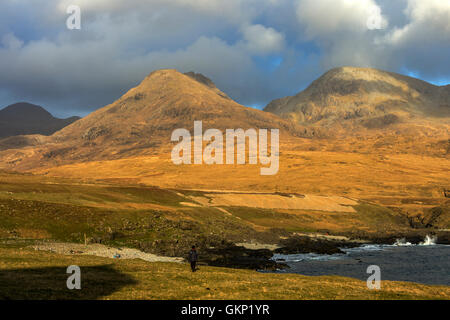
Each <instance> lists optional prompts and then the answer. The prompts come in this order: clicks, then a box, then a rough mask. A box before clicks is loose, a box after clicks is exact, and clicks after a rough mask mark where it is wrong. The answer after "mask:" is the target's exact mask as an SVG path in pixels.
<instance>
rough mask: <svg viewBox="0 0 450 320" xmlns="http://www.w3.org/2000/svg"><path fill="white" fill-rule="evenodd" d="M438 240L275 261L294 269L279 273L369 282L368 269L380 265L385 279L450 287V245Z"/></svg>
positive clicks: (403, 242) (346, 250)
mask: <svg viewBox="0 0 450 320" xmlns="http://www.w3.org/2000/svg"><path fill="white" fill-rule="evenodd" d="M435 241H436V239H435V238H433V237H428V236H427V237H426V238H425V239H424V241H423V242H422V243H420V244H418V245H413V244H411V243H409V242H406V241H405V240H404V239H399V240H397V241H396V243H395V244H394V245H374V244H367V245H363V246H361V247H356V248H347V249H346V248H342V251H344V252H345V254H334V255H320V254H314V253H309V254H292V255H279V254H276V255H274V257H273V258H272V259H273V260H276V261H279V262H282V263H286V264H287V265H288V266H289V267H290V269H285V270H279V271H276V272H277V273H299V274H303V275H310V276H319V275H339V276H346V277H352V278H357V279H361V280H367V278H368V277H369V274H367V267H368V266H370V265H377V266H379V267H380V269H381V279H382V280H393V281H411V282H417V283H423V284H435V285H450V246H447V245H437V244H435Z"/></svg>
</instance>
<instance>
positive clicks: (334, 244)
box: [275, 236, 359, 254]
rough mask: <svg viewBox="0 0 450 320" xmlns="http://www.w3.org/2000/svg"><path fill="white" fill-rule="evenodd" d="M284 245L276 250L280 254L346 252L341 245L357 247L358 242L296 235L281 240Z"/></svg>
mask: <svg viewBox="0 0 450 320" xmlns="http://www.w3.org/2000/svg"><path fill="white" fill-rule="evenodd" d="M281 245H282V247H281V248H279V249H276V250H275V253H279V254H299V253H318V254H336V253H341V254H344V252H343V251H342V250H341V249H339V247H355V246H359V244H358V243H349V242H344V241H333V240H324V239H311V238H309V237H300V236H295V237H291V238H289V239H286V240H283V241H281Z"/></svg>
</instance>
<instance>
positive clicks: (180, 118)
mask: <svg viewBox="0 0 450 320" xmlns="http://www.w3.org/2000/svg"><path fill="white" fill-rule="evenodd" d="M197 120H202V121H203V130H204V131H205V130H207V129H210V128H214V129H219V130H222V131H223V132H224V131H225V129H229V128H230V129H238V128H242V129H249V128H255V129H258V128H268V129H274V128H278V129H280V134H281V136H283V135H285V136H289V137H309V136H313V135H318V134H319V133H318V132H316V129H314V128H305V127H302V126H299V125H297V124H294V123H292V122H291V121H287V120H284V119H281V118H280V117H278V116H276V115H273V114H271V113H268V112H264V111H261V110H256V109H253V108H248V107H245V106H242V105H240V104H238V103H237V102H235V101H233V100H232V99H230V98H229V97H228V96H227V95H226V94H225V93H223V92H222V91H220V90H219V89H218V88H217V87H216V86H215V85H214V83H213V82H212V81H211V80H210V79H208V78H207V77H205V76H203V75H201V74H197V73H193V72H190V73H188V74H182V73H180V72H178V71H176V70H170V69H165V70H158V71H154V72H152V73H151V74H149V75H148V76H147V77H146V78H145V79H144V80H143V81H142V82H141V83H140V84H139V85H138V86H137V87H135V88H132V89H131V90H129V91H128V92H127V93H126V94H124V95H123V96H122V97H121V98H119V99H118V100H117V101H115V102H113V103H112V104H110V105H107V106H105V107H103V108H100V109H98V110H96V111H95V112H93V113H91V114H89V115H88V116H86V117H84V118H82V119H80V120H78V121H76V122H75V123H72V124H70V125H68V126H66V127H64V128H63V129H61V130H59V131H58V132H56V133H54V134H53V135H52V136H50V137H48V139H38V138H37V137H33V138H31V137H28V138H27V139H21V140H20V141H16V140H17V139H15V140H14V141H3V142H2V141H0V150H6V149H18V148H22V147H28V146H39V149H37V150H36V152H32V153H30V154H32V158H33V159H32V162H33V163H36V164H38V165H42V164H50V163H58V164H59V163H66V162H80V161H81V162H84V161H91V160H112V159H121V158H126V157H132V156H139V155H146V154H151V153H152V152H154V151H155V150H157V149H159V148H163V147H166V148H167V147H170V145H171V144H172V142H171V134H172V131H173V130H175V129H178V128H185V129H188V130H190V131H191V132H193V125H194V121H197ZM19 157H20V159H21V160H20V161H18V162H16V161H15V160H14V158H12V160H11V161H12V162H13V163H14V164H16V163H17V164H18V163H23V164H25V163H28V160H26V158H27V157H24V156H23V154H21V153H20V155H19ZM30 166H34V164H30Z"/></svg>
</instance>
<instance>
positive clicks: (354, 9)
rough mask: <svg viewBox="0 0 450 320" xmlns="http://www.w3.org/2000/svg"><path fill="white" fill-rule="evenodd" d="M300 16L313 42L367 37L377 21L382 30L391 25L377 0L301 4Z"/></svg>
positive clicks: (306, 0)
mask: <svg viewBox="0 0 450 320" xmlns="http://www.w3.org/2000/svg"><path fill="white" fill-rule="evenodd" d="M297 16H298V19H299V22H300V23H301V24H302V25H303V26H304V27H305V31H306V35H307V36H309V37H310V38H316V37H326V38H328V37H331V36H334V35H335V34H338V33H341V32H348V33H356V34H360V33H365V32H366V31H367V30H368V29H369V28H368V23H369V25H370V23H371V22H374V21H375V22H376V23H377V24H379V26H380V28H385V27H387V25H388V22H387V20H386V18H385V17H384V16H382V15H381V9H380V7H379V6H378V5H377V4H376V2H375V1H373V0H298V4H297Z"/></svg>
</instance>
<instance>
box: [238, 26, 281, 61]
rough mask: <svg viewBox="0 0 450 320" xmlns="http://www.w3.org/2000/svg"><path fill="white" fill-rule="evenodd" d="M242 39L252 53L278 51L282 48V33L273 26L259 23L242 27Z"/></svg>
mask: <svg viewBox="0 0 450 320" xmlns="http://www.w3.org/2000/svg"><path fill="white" fill-rule="evenodd" d="M243 35H244V39H245V40H246V41H247V46H248V49H249V50H250V51H251V52H254V53H262V54H265V53H274V52H280V51H282V50H283V48H284V35H283V34H281V33H280V32H278V31H276V30H275V29H273V28H267V27H265V26H263V25H260V24H255V25H247V26H244V27H243Z"/></svg>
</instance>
